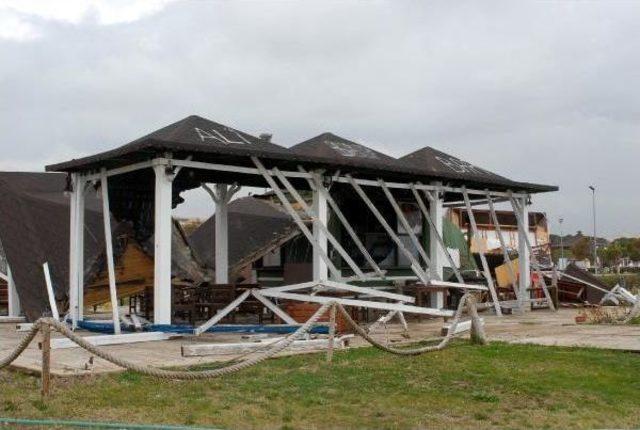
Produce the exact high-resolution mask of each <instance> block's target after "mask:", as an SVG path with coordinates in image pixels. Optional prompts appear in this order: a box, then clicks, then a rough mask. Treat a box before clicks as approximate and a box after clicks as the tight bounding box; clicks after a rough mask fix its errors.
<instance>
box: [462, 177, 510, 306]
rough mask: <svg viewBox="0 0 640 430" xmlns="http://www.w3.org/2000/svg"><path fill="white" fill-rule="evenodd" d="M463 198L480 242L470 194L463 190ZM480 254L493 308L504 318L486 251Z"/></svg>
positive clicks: (473, 236)
mask: <svg viewBox="0 0 640 430" xmlns="http://www.w3.org/2000/svg"><path fill="white" fill-rule="evenodd" d="M462 197H463V198H464V203H465V207H466V209H467V215H468V216H469V225H470V226H471V232H470V233H471V237H472V238H474V239H476V241H478V242H479V241H480V239H481V238H480V232H479V231H478V225H477V224H476V217H475V215H474V214H473V208H472V207H471V203H470V202H469V194H468V193H467V191H466V190H465V189H464V187H463V188H462ZM478 251H479V252H478V254H479V255H480V261H481V263H482V271H483V273H484V277H485V279H486V280H487V285H488V286H489V293H490V294H491V300H492V301H493V308H494V309H495V312H496V315H498V316H502V309H501V308H500V303H499V299H498V294H497V293H496V288H495V285H494V284H493V278H492V277H491V270H490V269H489V263H487V257H486V256H485V255H484V251H485V250H484V249H480V250H478Z"/></svg>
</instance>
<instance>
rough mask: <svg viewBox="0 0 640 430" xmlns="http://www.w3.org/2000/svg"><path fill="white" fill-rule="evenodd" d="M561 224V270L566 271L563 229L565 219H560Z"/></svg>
mask: <svg viewBox="0 0 640 430" xmlns="http://www.w3.org/2000/svg"><path fill="white" fill-rule="evenodd" d="M558 222H559V223H560V262H561V264H560V265H559V266H560V270H564V230H563V229H562V223H563V222H564V218H560V219H559V220H558Z"/></svg>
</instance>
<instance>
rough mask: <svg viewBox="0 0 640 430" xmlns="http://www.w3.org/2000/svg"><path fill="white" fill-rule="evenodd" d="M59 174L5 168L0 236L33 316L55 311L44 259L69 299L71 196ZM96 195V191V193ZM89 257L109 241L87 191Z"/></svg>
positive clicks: (59, 294) (57, 289)
mask: <svg viewBox="0 0 640 430" xmlns="http://www.w3.org/2000/svg"><path fill="white" fill-rule="evenodd" d="M65 182H66V175H64V174H60V173H27V172H0V195H2V198H1V199H0V241H1V242H2V246H3V248H4V252H5V255H6V258H7V261H8V262H9V265H10V267H11V274H12V275H13V279H14V281H15V283H16V289H17V291H18V297H19V298H20V305H21V307H22V310H23V312H24V313H25V315H26V316H27V318H28V319H29V320H31V321H33V320H35V319H37V318H38V317H40V316H41V315H42V314H43V313H48V312H50V310H49V299H48V297H47V291H46V287H45V280H44V275H43V271H42V264H43V263H45V262H48V263H49V269H50V271H51V279H52V283H53V287H54V294H55V296H56V299H57V300H59V301H62V302H64V301H66V300H67V296H68V292H67V286H68V279H69V198H67V197H66V196H65V195H64V194H63V191H62V190H64V187H65ZM93 195H94V196H95V194H93ZM86 200H87V202H86V203H87V210H86V212H85V226H86V227H85V228H86V230H85V240H84V244H85V261H86V262H87V264H89V262H90V261H91V260H92V259H93V258H95V256H96V255H97V254H98V252H99V249H100V248H101V243H104V239H103V237H104V235H103V233H102V214H101V212H100V211H99V210H98V208H99V207H100V206H99V204H98V202H97V200H96V199H95V197H92V196H91V193H88V195H87V199H86Z"/></svg>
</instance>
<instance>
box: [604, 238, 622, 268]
mask: <svg viewBox="0 0 640 430" xmlns="http://www.w3.org/2000/svg"><path fill="white" fill-rule="evenodd" d="M622 254H623V250H622V247H621V246H620V245H618V244H616V243H612V244H611V245H608V246H606V247H604V248H599V249H598V256H599V257H600V260H602V264H603V265H604V266H606V267H612V266H615V265H616V264H618V261H619V260H620V258H621V257H622V256H623V255H622Z"/></svg>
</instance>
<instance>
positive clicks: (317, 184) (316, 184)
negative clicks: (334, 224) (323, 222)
mask: <svg viewBox="0 0 640 430" xmlns="http://www.w3.org/2000/svg"><path fill="white" fill-rule="evenodd" d="M298 170H300V171H301V172H304V173H307V172H306V171H305V170H304V169H303V168H302V166H298ZM307 182H308V183H309V187H310V188H311V189H312V190H317V191H318V192H319V193H320V194H322V195H323V196H324V198H325V199H326V200H327V203H328V204H329V206H331V209H332V210H333V213H334V214H335V215H336V217H337V218H338V220H339V221H340V222H341V223H342V226H343V227H344V228H345V230H346V231H347V233H348V234H349V236H350V237H351V240H353V243H355V245H356V247H357V248H358V250H360V252H361V253H362V255H363V256H364V258H365V259H366V260H367V262H368V263H369V265H370V266H371V268H372V269H373V271H374V272H375V273H376V274H377V275H378V276H379V277H380V278H381V279H384V276H385V272H384V271H382V270H381V269H380V266H378V264H377V263H376V262H375V260H374V259H373V257H372V256H371V254H369V251H367V248H366V247H365V246H364V244H363V243H362V241H361V240H360V238H359V237H358V234H357V233H356V232H355V230H354V229H353V227H352V226H351V224H350V223H349V221H348V220H347V218H346V217H345V215H344V213H343V212H342V209H340V206H338V204H337V203H336V201H335V200H334V199H333V197H332V196H331V193H330V192H329V191H328V190H327V189H326V188H325V187H324V185H323V184H322V181H321V180H320V178H319V177H318V175H317V174H313V180H312V179H309V178H307ZM365 275H367V274H365ZM366 277H368V278H369V277H371V276H366Z"/></svg>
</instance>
